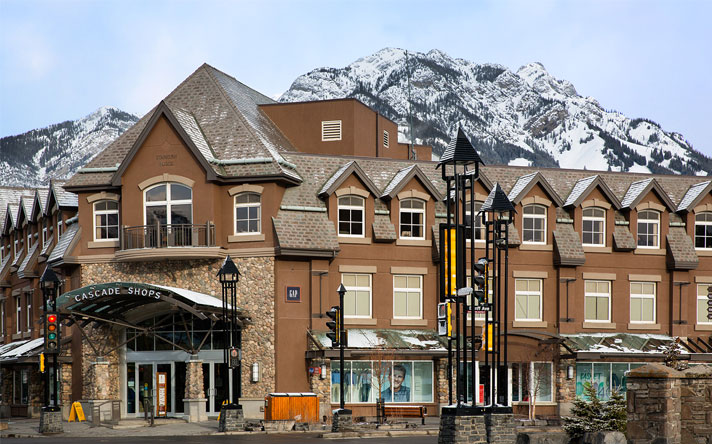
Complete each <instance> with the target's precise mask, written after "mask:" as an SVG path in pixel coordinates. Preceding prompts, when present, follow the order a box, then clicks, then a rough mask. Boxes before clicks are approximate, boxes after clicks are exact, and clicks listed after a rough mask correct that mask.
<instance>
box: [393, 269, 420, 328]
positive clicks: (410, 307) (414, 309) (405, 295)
mask: <svg viewBox="0 0 712 444" xmlns="http://www.w3.org/2000/svg"><path fill="white" fill-rule="evenodd" d="M393 317H394V318H410V319H421V318H422V317H423V277H422V276H408V275H396V276H393Z"/></svg>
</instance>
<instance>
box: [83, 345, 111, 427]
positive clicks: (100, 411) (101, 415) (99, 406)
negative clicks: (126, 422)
mask: <svg viewBox="0 0 712 444" xmlns="http://www.w3.org/2000/svg"><path fill="white" fill-rule="evenodd" d="M90 365H91V369H92V372H91V377H92V378H93V380H92V381H91V387H92V393H91V398H90V399H89V400H87V403H88V407H89V408H88V409H86V410H85V414H86V415H87V416H89V415H91V418H92V419H91V420H92V422H94V423H99V422H101V421H109V420H111V401H110V399H111V397H110V393H111V392H110V390H111V386H112V382H113V381H112V380H111V376H110V372H109V361H108V360H107V359H106V358H104V357H101V356H99V357H97V358H96V361H94V362H91V363H90ZM95 415H98V418H94V416H95Z"/></svg>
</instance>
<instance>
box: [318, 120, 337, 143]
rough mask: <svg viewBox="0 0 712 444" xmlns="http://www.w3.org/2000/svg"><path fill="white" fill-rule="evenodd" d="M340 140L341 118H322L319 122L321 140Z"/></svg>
mask: <svg viewBox="0 0 712 444" xmlns="http://www.w3.org/2000/svg"><path fill="white" fill-rule="evenodd" d="M335 140H341V120H324V121H322V122H321V141H322V142H331V141H335Z"/></svg>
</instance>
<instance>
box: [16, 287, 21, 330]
mask: <svg viewBox="0 0 712 444" xmlns="http://www.w3.org/2000/svg"><path fill="white" fill-rule="evenodd" d="M20 299H21V298H20V296H19V295H18V296H15V333H22V325H21V324H22V305H21V304H22V301H21V300H20Z"/></svg>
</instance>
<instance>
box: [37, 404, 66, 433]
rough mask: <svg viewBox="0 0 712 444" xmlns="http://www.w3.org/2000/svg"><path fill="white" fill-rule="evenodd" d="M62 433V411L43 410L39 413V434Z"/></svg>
mask: <svg viewBox="0 0 712 444" xmlns="http://www.w3.org/2000/svg"><path fill="white" fill-rule="evenodd" d="M63 431H64V428H63V425H62V410H60V409H57V410H56V411H50V410H44V409H43V410H42V411H41V412H40V433H42V434H52V433H62V432H63Z"/></svg>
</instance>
